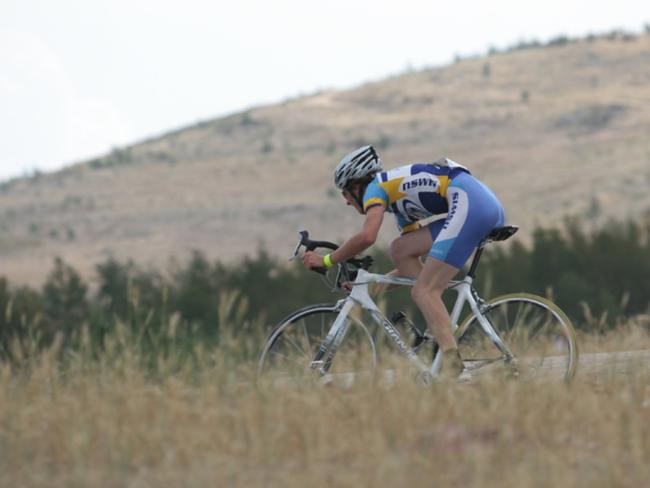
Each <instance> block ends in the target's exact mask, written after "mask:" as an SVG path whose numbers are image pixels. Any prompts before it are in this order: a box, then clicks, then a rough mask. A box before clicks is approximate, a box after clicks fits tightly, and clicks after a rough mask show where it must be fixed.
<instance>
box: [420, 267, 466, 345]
mask: <svg viewBox="0 0 650 488" xmlns="http://www.w3.org/2000/svg"><path fill="white" fill-rule="evenodd" d="M457 272H458V268H456V267H454V266H452V265H450V264H448V263H445V262H442V261H439V260H437V259H434V258H432V257H427V259H426V261H425V262H424V266H423V268H422V271H421V272H420V275H419V276H418V280H417V282H416V283H415V286H414V287H413V288H412V290H411V297H412V298H413V301H414V302H415V304H416V305H417V306H418V308H419V309H420V311H421V312H422V315H423V316H424V319H425V320H426V322H427V325H428V326H429V329H430V330H431V331H432V332H433V335H434V336H435V338H436V340H437V341H438V345H439V346H440V348H441V349H442V351H443V352H444V351H447V350H450V349H455V348H456V340H455V339H454V335H453V333H452V331H451V323H450V322H451V319H450V318H449V312H447V308H446V307H445V304H444V302H443V301H442V292H443V291H444V290H445V289H446V288H447V284H448V283H449V281H450V280H451V279H452V278H453V277H454V275H455V274H456V273H457Z"/></svg>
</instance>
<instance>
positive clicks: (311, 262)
mask: <svg viewBox="0 0 650 488" xmlns="http://www.w3.org/2000/svg"><path fill="white" fill-rule="evenodd" d="M302 263H303V264H304V265H305V266H306V267H307V268H309V269H311V268H324V267H325V263H323V257H322V256H319V255H318V254H316V253H315V252H314V251H307V252H306V253H305V254H303V255H302Z"/></svg>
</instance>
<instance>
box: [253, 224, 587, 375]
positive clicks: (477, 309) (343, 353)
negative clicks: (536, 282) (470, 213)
mask: <svg viewBox="0 0 650 488" xmlns="http://www.w3.org/2000/svg"><path fill="white" fill-rule="evenodd" d="M517 230H518V227H516V226H504V227H499V228H496V229H494V230H493V231H492V232H491V233H490V234H489V235H488V236H487V237H485V238H484V239H483V240H482V241H481V243H480V244H479V245H478V246H477V249H476V251H475V253H474V257H473V260H472V263H471V265H470V267H469V271H468V272H467V274H466V275H465V276H464V277H463V278H462V279H461V280H458V281H451V282H450V283H449V285H448V289H449V290H453V291H455V292H456V293H457V297H456V301H455V303H454V306H453V308H452V312H451V314H450V316H451V324H452V329H453V331H454V335H455V338H456V341H457V343H458V349H459V351H460V354H461V356H462V358H463V364H464V370H463V372H462V373H461V376H460V377H459V379H460V380H461V381H473V380H477V379H478V378H480V377H481V376H482V375H484V374H490V375H494V374H497V375H503V376H505V377H508V378H517V379H519V380H533V379H542V378H545V379H562V380H564V381H566V382H569V381H570V380H571V379H572V378H573V377H574V375H575V372H576V366H577V363H578V348H577V345H576V336H575V331H574V328H573V326H572V324H571V321H570V320H569V318H568V317H567V315H566V314H565V313H564V312H563V311H562V310H561V309H560V308H559V307H558V306H557V305H555V304H554V303H553V302H551V301H550V300H549V299H547V298H544V297H541V296H537V295H532V294H529V293H513V294H509V295H504V296H500V297H497V298H493V299H491V300H487V301H486V300H483V299H482V298H481V297H480V296H479V294H478V292H477V291H476V289H475V288H474V286H473V282H474V279H475V276H476V270H477V267H478V263H479V261H480V259H481V256H482V254H483V250H484V247H485V246H486V244H488V243H490V242H497V241H505V240H506V239H508V238H510V237H511V236H512V235H513V234H514V233H515V232H517ZM302 247H304V248H305V250H307V251H314V250H317V249H325V250H335V249H337V247H338V246H337V245H336V244H334V243H331V242H328V241H313V240H310V239H309V233H308V232H307V231H302V232H300V240H299V242H298V245H297V246H296V249H295V251H294V254H293V258H295V257H297V256H298V254H299V252H300V249H301V248H302ZM371 265H372V258H371V257H370V256H365V257H361V258H353V259H349V260H347V261H345V262H342V263H338V264H337V265H336V268H332V269H333V270H334V271H335V273H336V276H335V278H334V279H333V280H332V281H330V284H331V286H332V289H333V290H342V289H343V288H342V287H343V284H344V283H348V284H349V286H351V291H350V292H349V294H348V296H347V297H345V298H343V299H340V300H338V301H337V302H336V303H331V304H315V305H310V306H307V307H304V308H301V309H299V310H296V311H295V312H293V313H292V314H290V315H289V316H288V317H286V318H285V319H284V320H282V321H281V322H280V323H279V324H278V325H277V326H276V327H275V328H274V329H273V331H272V332H271V334H270V335H269V337H268V339H267V341H266V343H265V344H264V346H263V349H262V352H261V354H260V358H259V362H258V368H257V377H258V380H259V381H264V382H271V383H274V384H283V383H296V382H304V381H310V382H312V381H320V382H331V381H336V380H340V381H343V382H345V383H346V384H350V383H354V382H358V381H360V380H364V381H375V380H376V378H377V374H376V373H377V344H376V342H377V337H376V335H373V333H372V332H371V327H370V324H373V323H374V324H377V325H378V326H379V327H378V328H379V329H381V328H383V329H384V330H385V332H386V335H387V337H388V338H389V339H390V341H389V342H393V343H394V344H395V345H396V346H397V350H398V351H400V352H401V353H402V354H403V355H405V356H406V357H407V358H408V359H409V360H410V362H411V363H412V364H413V365H414V367H415V377H416V378H417V380H418V381H419V382H420V383H422V384H430V383H431V382H432V381H435V378H436V376H437V375H438V373H439V371H440V365H441V360H442V353H441V351H440V350H439V348H438V345H437V344H436V342H435V339H434V337H433V336H432V335H430V334H428V333H422V332H419V331H418V330H417V329H416V328H414V327H407V329H409V330H410V333H411V337H410V339H411V340H410V341H409V340H408V339H409V338H407V337H405V334H404V327H400V322H401V321H400V320H399V319H400V318H401V317H400V315H399V314H398V315H397V316H395V317H393V319H392V320H389V319H388V318H386V316H385V315H384V313H382V311H381V310H380V308H379V307H378V306H377V304H376V303H375V302H374V301H373V299H372V298H371V297H370V294H369V290H368V287H369V285H372V284H374V283H379V284H383V285H397V286H413V284H414V283H415V280H413V279H409V278H400V277H395V276H389V275H382V274H375V273H370V272H369V271H368V270H369V268H370V267H371ZM314 271H317V272H319V273H321V274H327V270H326V269H324V268H318V269H315V270H314ZM466 305H468V306H469V313H468V314H466V316H465V317H464V318H463V319H462V320H461V315H462V313H463V311H464V309H465V308H466ZM400 330H402V332H401V333H400ZM423 351H427V353H425V354H423Z"/></svg>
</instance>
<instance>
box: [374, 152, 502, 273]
mask: <svg viewBox="0 0 650 488" xmlns="http://www.w3.org/2000/svg"><path fill="white" fill-rule="evenodd" d="M376 205H381V206H383V207H384V208H385V209H386V211H388V212H390V213H393V214H395V217H396V219H397V226H398V227H399V229H400V230H401V231H402V233H403V234H404V233H407V232H410V231H413V230H416V229H417V228H419V226H420V224H419V221H420V220H422V219H425V218H427V217H431V216H434V215H440V214H445V213H446V214H447V217H446V218H445V219H441V220H437V221H435V222H431V223H429V224H428V229H429V231H430V233H431V239H432V241H433V244H432V246H431V249H430V251H429V256H431V257H433V258H436V259H438V260H440V261H443V262H445V263H448V264H451V265H452V266H455V267H456V268H461V267H462V266H463V265H464V264H465V262H466V261H467V259H468V258H469V257H470V255H471V254H472V252H473V251H474V248H475V247H476V246H477V245H478V243H479V242H480V241H481V239H483V237H485V236H486V235H487V234H488V233H489V232H490V231H491V230H492V229H493V228H495V227H498V226H501V225H503V224H504V221H505V219H504V212H503V207H502V206H501V203H500V202H499V200H498V199H497V198H496V196H495V195H494V193H492V191H491V190H490V189H489V188H488V187H487V186H485V185H484V184H483V183H481V182H480V181H479V180H477V179H476V178H474V177H473V176H472V175H471V174H470V172H469V170H467V168H465V167H464V166H461V165H460V164H458V163H455V162H454V161H451V160H449V159H443V160H440V161H437V162H436V163H430V164H422V163H416V164H409V165H406V166H401V167H399V168H395V169H393V170H390V171H384V172H381V173H378V174H377V176H376V177H375V179H374V180H372V181H371V182H370V184H369V185H368V187H367V188H366V191H365V193H364V196H363V208H364V211H366V210H368V209H369V208H371V207H373V206H376Z"/></svg>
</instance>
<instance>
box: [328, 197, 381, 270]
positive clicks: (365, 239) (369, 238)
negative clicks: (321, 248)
mask: <svg viewBox="0 0 650 488" xmlns="http://www.w3.org/2000/svg"><path fill="white" fill-rule="evenodd" d="M384 212H385V210H384V207H383V206H382V205H375V206H373V207H370V208H369V209H368V210H367V211H366V220H365V221H364V223H363V227H362V229H361V232H359V233H358V234H355V235H353V236H352V237H351V238H350V239H348V240H347V241H346V242H345V243H344V244H343V245H342V246H341V247H339V248H338V249H337V250H336V251H334V252H333V253H332V254H331V255H330V258H331V259H332V263H340V262H341V261H345V260H347V259H350V258H352V257H354V256H356V255H357V254H360V253H362V252H363V251H365V250H366V249H368V248H369V247H370V246H372V245H373V244H374V243H375V241H376V240H377V235H378V234H379V229H380V228H381V223H382V222H383V220H384Z"/></svg>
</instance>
